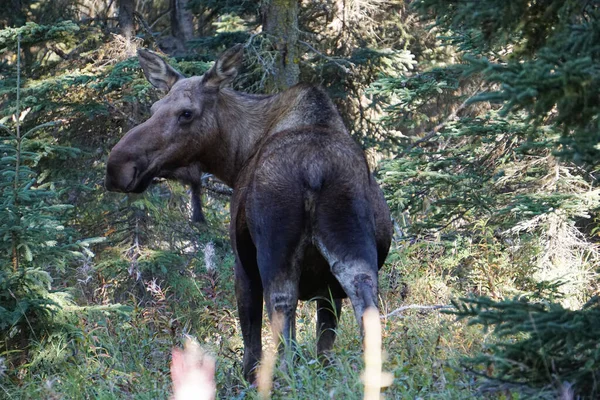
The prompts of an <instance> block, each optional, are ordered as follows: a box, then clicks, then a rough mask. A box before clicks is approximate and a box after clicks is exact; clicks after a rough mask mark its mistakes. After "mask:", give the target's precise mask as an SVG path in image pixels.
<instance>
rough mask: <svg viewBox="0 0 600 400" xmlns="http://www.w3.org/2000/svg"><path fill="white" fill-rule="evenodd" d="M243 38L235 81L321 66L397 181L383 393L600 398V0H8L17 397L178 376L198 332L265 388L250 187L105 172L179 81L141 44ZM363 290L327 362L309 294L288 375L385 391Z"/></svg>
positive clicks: (351, 390) (3, 325)
mask: <svg viewBox="0 0 600 400" xmlns="http://www.w3.org/2000/svg"><path fill="white" fill-rule="evenodd" d="M236 43H242V44H244V46H245V54H244V57H245V60H244V68H243V70H242V74H241V76H239V77H238V79H237V80H236V81H235V83H234V88H236V89H237V90H241V91H246V92H251V93H274V92H278V91H281V90H283V89H285V88H287V87H289V86H291V85H293V84H295V83H297V82H308V83H314V84H318V85H321V86H322V87H324V88H325V89H326V90H327V91H328V93H329V94H330V96H331V97H332V99H333V100H334V102H335V103H336V105H337V107H338V109H339V111H340V113H341V115H342V117H343V119H344V121H345V123H346V126H347V127H348V129H349V131H350V132H351V134H352V135H353V137H354V138H355V139H356V141H357V142H358V143H360V145H361V146H362V147H363V148H364V149H365V152H366V154H367V157H368V160H369V162H370V164H371V167H372V169H373V171H374V174H375V176H376V178H377V180H378V181H379V182H380V184H381V186H382V188H383V190H384V192H385V195H386V199H387V201H388V204H389V206H390V208H391V211H392V216H393V219H394V228H395V235H394V241H393V243H392V249H391V252H390V255H389V257H388V260H387V262H386V265H385V266H384V268H383V269H382V270H381V272H380V304H379V305H380V310H381V314H382V316H383V319H382V321H383V343H384V350H385V352H386V357H385V363H384V369H385V370H386V371H390V372H391V373H392V374H393V376H394V381H393V383H392V384H391V386H390V387H388V388H386V389H384V390H383V395H384V396H385V398H388V399H395V398H398V399H400V398H407V399H412V398H421V399H426V398H428V399H429V398H431V399H433V398H435V399H470V398H473V397H489V398H500V399H520V398H539V399H546V398H548V399H551V398H557V397H559V396H563V397H562V398H565V399H570V398H582V399H592V398H598V397H599V396H600V344H599V343H600V300H599V298H598V297H596V296H597V295H598V291H599V289H600V288H599V285H598V276H597V273H598V268H599V267H600V247H599V242H600V214H599V210H600V190H599V185H598V177H599V176H600V119H599V116H600V2H599V1H595V0H592V1H590V0H527V1H525V0H514V1H504V0H480V1H447V0H413V1H409V0H397V1H383V0H324V1H320V0H319V1H304V0H302V1H297V0H296V1H293V0H263V1H260V2H252V1H245V0H230V1H216V0H170V1H169V0H79V1H78V0H56V1H35V0H10V1H8V0H4V1H3V2H2V3H1V4H0V188H1V191H0V203H1V206H0V397H1V398H8V399H76V398H89V399H112V398H118V399H121V398H134V399H157V398H163V399H166V398H168V396H169V393H170V390H171V388H170V385H171V383H170V378H169V361H170V352H171V348H172V347H173V346H178V345H180V344H181V343H182V341H183V340H184V338H185V335H192V336H194V337H196V338H198V341H199V342H200V343H201V344H202V345H203V346H204V347H205V348H206V349H208V350H209V351H210V352H212V353H213V354H214V355H215V356H216V358H217V376H216V379H217V391H218V398H224V399H225V398H227V399H229V398H234V399H253V398H257V396H258V395H257V393H256V389H254V388H252V387H250V386H249V385H248V384H247V383H246V382H245V381H244V380H243V378H242V374H241V359H242V340H241V332H240V331H239V326H238V325H237V320H236V310H235V299H234V288H233V253H232V251H231V248H230V244H229V238H228V228H227V226H228V222H229V203H228V201H229V196H230V191H229V189H228V188H226V187H225V186H224V185H223V184H221V183H220V182H218V181H216V180H215V179H214V178H212V177H211V176H205V179H204V180H203V187H202V188H193V189H192V188H190V187H188V186H186V185H185V184H182V183H177V182H174V181H162V182H157V183H156V184H155V185H153V186H152V187H151V188H150V189H149V190H148V191H147V192H146V193H145V194H143V195H125V194H117V193H109V192H107V191H106V190H105V189H104V187H103V178H104V168H105V162H106V159H107V156H108V153H109V151H110V149H111V148H112V146H114V145H115V144H116V143H117V142H118V140H119V139H120V138H121V137H122V136H123V134H124V133H125V132H127V131H128V130H129V129H130V128H131V127H133V126H135V125H136V124H138V123H139V122H141V121H144V120H145V119H146V118H147V117H148V116H149V109H150V106H151V105H152V103H153V102H154V101H156V100H157V99H159V98H160V96H161V93H159V92H158V91H157V90H156V89H154V88H152V87H151V86H150V84H149V83H147V81H146V80H145V78H144V76H143V74H142V72H141V69H140V67H139V64H138V61H137V58H136V51H137V49H138V48H141V47H143V48H149V49H152V50H154V51H157V52H159V53H160V54H163V55H164V56H165V57H166V58H168V59H169V61H170V63H171V65H173V66H174V67H175V68H177V69H178V70H179V71H181V72H183V73H184V74H186V75H188V76H190V75H194V74H197V75H200V74H202V73H203V72H204V71H206V70H207V69H208V68H210V66H211V65H212V63H213V61H214V60H215V59H216V57H217V56H218V55H219V54H220V53H221V52H222V51H224V50H225V49H227V48H229V47H231V46H232V45H234V44H236ZM198 196H200V197H199V198H198ZM192 198H196V200H200V203H201V206H200V205H199V204H198V203H199V202H197V201H192V200H191V199H192ZM200 210H201V211H202V212H203V218H204V219H205V222H197V221H196V220H198V219H201V218H200V215H199V214H198V213H199V212H200ZM193 214H195V218H192V215H193ZM193 220H194V221H193ZM401 307H405V308H401ZM349 310H350V308H349V307H346V311H345V312H344V313H343V314H342V315H341V324H340V328H339V337H338V340H337V341H336V344H335V346H334V360H333V363H332V364H331V365H330V366H327V367H323V366H322V365H320V364H319V363H318V362H316V354H315V353H316V348H315V347H316V345H315V343H316V341H315V335H314V332H315V329H316V328H315V321H314V314H315V306H314V304H313V303H312V302H310V303H303V304H301V305H300V307H299V311H298V322H297V330H298V359H297V360H296V362H295V363H294V365H293V366H292V367H291V368H290V369H289V370H288V371H286V372H283V371H276V376H275V382H274V392H273V397H274V398H281V399H289V398H293V399H355V398H361V397H362V383H361V379H360V373H361V370H362V369H363V361H362V351H361V340H360V336H359V335H358V331H357V328H356V323H355V321H354V317H353V315H352V313H351V312H350V311H349ZM263 329H264V332H265V333H264V334H263V337H264V338H265V340H268V338H269V337H270V335H268V334H267V333H266V332H267V330H268V327H267V325H266V324H265V325H264V327H263Z"/></svg>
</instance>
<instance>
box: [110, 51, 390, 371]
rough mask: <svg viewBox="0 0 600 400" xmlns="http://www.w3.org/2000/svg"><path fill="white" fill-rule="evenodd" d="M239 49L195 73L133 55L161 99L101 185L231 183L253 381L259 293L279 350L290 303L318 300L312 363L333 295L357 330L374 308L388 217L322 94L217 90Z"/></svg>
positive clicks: (330, 316)
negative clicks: (210, 179)
mask: <svg viewBox="0 0 600 400" xmlns="http://www.w3.org/2000/svg"><path fill="white" fill-rule="evenodd" d="M242 55H243V46H242V45H236V46H234V47H232V48H230V49H229V50H226V51H225V52H224V53H223V54H222V55H221V56H220V57H219V58H218V60H217V61H216V63H215V64H214V65H213V66H212V68H211V69H209V70H208V71H207V72H206V73H205V74H204V75H202V76H193V77H189V78H186V77H184V76H183V75H182V74H181V73H179V72H178V71H176V70H175V69H174V68H172V67H171V66H170V65H168V64H167V63H166V62H165V61H164V60H163V59H162V58H161V57H160V56H159V55H158V54H156V53H153V52H151V51H148V50H143V49H141V50H139V51H138V58H139V61H140V65H141V67H142V69H143V71H144V74H145V76H146V78H147V79H148V81H150V83H151V84H152V85H153V86H155V87H156V88H158V89H161V90H163V91H166V92H167V94H166V96H165V97H163V98H162V99H160V100H158V101H157V102H156V103H154V104H153V105H152V107H151V117H150V118H149V119H148V120H147V121H145V122H143V123H142V124H140V125H138V126H136V127H134V128H133V129H131V130H130V131H129V132H127V133H126V134H125V136H124V137H123V138H121V140H120V141H119V142H118V143H117V144H116V145H115V146H114V148H113V149H112V151H111V152H110V154H109V157H108V160H107V165H106V178H105V186H106V188H107V189H108V190H110V191H119V192H134V193H141V192H143V191H144V190H145V189H146V188H147V187H148V186H149V185H150V183H151V182H152V180H153V179H154V178H157V177H166V178H169V177H170V178H175V179H177V178H180V177H182V176H184V177H185V180H186V181H187V182H188V183H189V182H191V181H193V180H194V179H193V177H192V176H191V175H193V174H191V173H190V171H194V170H197V171H204V172H208V173H211V174H213V175H214V176H215V177H217V178H218V179H220V180H221V181H223V182H224V183H225V184H227V185H228V186H230V187H232V188H233V195H232V199H231V204H230V210H231V224H230V238H231V243H232V248H233V251H234V254H235V267H234V268H235V294H236V299H237V308H238V317H239V321H240V326H241V330H242V336H243V342H244V356H243V364H242V365H243V373H244V376H245V377H246V379H248V380H250V381H253V380H254V379H255V374H256V371H255V368H256V366H257V364H258V362H259V360H260V359H261V354H262V348H261V325H262V313H263V300H264V303H265V304H266V310H267V313H268V317H269V319H270V320H271V321H272V322H273V319H274V318H275V317H276V318H277V320H278V321H280V328H279V329H278V332H280V335H277V336H278V337H277V338H276V340H278V343H279V344H280V348H281V347H285V344H289V343H293V341H294V340H295V316H296V308H297V304H298V300H316V302H317V329H316V330H317V353H318V355H319V357H320V358H321V359H327V354H328V353H330V351H331V349H332V347H333V344H334V340H335V336H336V333H335V328H336V327H337V323H338V321H337V318H338V315H339V314H340V312H341V307H342V299H343V298H347V297H349V298H350V301H351V303H352V306H353V309H354V314H355V317H356V321H357V322H358V325H359V328H360V330H361V332H363V326H362V315H363V313H364V312H365V310H366V309H367V308H368V307H374V308H375V309H377V307H378V306H377V303H378V297H377V296H378V279H377V275H378V270H379V268H381V266H382V265H383V263H384V261H385V258H386V257H387V254H388V251H389V247H390V243H391V237H392V224H391V220H390V213H389V208H388V206H387V204H386V202H385V199H384V196H383V193H382V191H381V189H380V188H379V186H378V184H377V182H376V181H375V179H374V177H373V176H372V173H371V171H370V170H369V166H368V164H367V161H366V158H365V155H364V152H363V151H362V149H361V148H360V146H359V145H358V144H357V143H356V142H355V141H354V140H353V139H352V137H351V136H350V134H349V133H348V131H347V130H346V128H345V126H344V123H343V121H342V118H341V116H340V114H339V113H338V111H337V109H336V107H335V106H334V104H333V102H332V101H331V99H330V98H329V97H328V95H327V94H326V93H325V92H324V90H323V89H321V88H319V87H316V86H313V85H308V84H298V85H296V86H294V87H292V88H290V89H288V90H285V91H283V92H281V93H278V94H273V95H254V94H248V93H241V92H237V91H234V90H233V89H231V88H229V87H228V86H230V84H231V82H232V81H233V80H234V78H235V77H236V76H237V74H238V71H239V70H240V68H241V64H242ZM181 171H183V172H181ZM198 173H200V172H198ZM197 179H198V180H199V179H200V176H199V175H198V177H197ZM273 330H275V328H273Z"/></svg>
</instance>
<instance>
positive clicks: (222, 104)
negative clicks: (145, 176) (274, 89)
mask: <svg viewBox="0 0 600 400" xmlns="http://www.w3.org/2000/svg"><path fill="white" fill-rule="evenodd" d="M301 97H302V96H300V95H299V91H298V90H297V89H296V90H295V88H292V89H290V90H287V91H285V92H282V93H279V94H276V95H262V96H261V95H251V94H246V93H240V92H235V91H233V90H228V89H223V90H221V93H220V94H219V99H218V101H217V104H216V105H215V106H216V107H217V110H216V115H217V123H218V126H219V130H220V134H219V143H217V144H215V146H211V148H210V149H207V151H206V153H205V154H203V156H202V163H203V164H204V167H205V168H206V171H207V172H211V173H213V174H214V175H215V176H216V177H218V178H219V179H221V180H222V181H223V182H224V183H226V184H227V185H229V186H231V187H233V186H234V184H235V181H236V179H237V177H238V174H239V173H240V171H241V169H242V168H243V166H244V165H245V164H246V162H247V161H248V159H249V158H250V157H251V156H252V155H253V154H254V153H255V152H256V150H257V148H258V146H259V142H260V141H261V139H262V138H264V137H266V136H269V135H271V134H273V133H275V132H279V131H282V130H284V129H290V128H293V127H295V126H298V125H300V124H298V123H297V122H294V121H296V120H297V118H296V115H295V114H296V113H297V111H296V109H297V108H298V107H297V104H298V103H299V102H300V101H301Z"/></svg>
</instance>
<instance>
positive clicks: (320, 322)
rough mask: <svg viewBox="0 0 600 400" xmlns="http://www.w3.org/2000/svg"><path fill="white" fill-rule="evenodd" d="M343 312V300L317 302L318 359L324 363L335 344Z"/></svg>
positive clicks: (321, 300) (320, 300)
mask: <svg viewBox="0 0 600 400" xmlns="http://www.w3.org/2000/svg"><path fill="white" fill-rule="evenodd" d="M341 312H342V299H333V300H329V299H318V300H317V357H318V358H319V360H321V361H323V362H327V361H328V355H329V352H330V351H331V349H332V348H333V343H334V342H335V337H336V331H335V329H336V328H337V324H338V320H339V318H340V314H341Z"/></svg>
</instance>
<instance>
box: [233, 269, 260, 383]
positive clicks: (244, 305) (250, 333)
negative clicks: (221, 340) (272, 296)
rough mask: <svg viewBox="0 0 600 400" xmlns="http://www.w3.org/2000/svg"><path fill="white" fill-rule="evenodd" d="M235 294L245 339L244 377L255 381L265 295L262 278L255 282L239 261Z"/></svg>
mask: <svg viewBox="0 0 600 400" xmlns="http://www.w3.org/2000/svg"><path fill="white" fill-rule="evenodd" d="M235 272H236V273H235V296H236V300H237V308H238V316H239V319H240V326H241V328H242V337H243V340H244V360H243V364H242V368H243V373H244V378H245V379H246V380H248V381H249V382H254V381H255V372H256V371H255V369H256V367H257V365H258V362H259V361H260V359H261V355H262V343H261V327H262V309H263V296H262V285H261V284H260V280H258V281H257V282H253V281H252V280H251V279H250V278H249V277H248V274H246V272H245V271H244V270H243V268H242V266H241V265H239V263H236V271H235Z"/></svg>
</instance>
